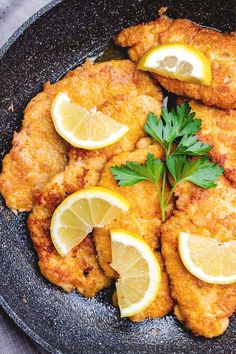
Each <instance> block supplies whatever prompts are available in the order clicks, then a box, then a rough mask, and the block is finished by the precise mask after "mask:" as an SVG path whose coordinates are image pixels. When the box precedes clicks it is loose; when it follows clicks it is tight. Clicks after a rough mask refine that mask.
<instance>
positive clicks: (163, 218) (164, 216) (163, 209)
mask: <svg viewBox="0 0 236 354" xmlns="http://www.w3.org/2000/svg"><path fill="white" fill-rule="evenodd" d="M165 185H166V167H165V170H164V173H163V179H162V188H161V218H162V221H165V218H166V215H165Z"/></svg>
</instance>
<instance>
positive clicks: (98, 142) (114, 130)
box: [51, 92, 129, 150]
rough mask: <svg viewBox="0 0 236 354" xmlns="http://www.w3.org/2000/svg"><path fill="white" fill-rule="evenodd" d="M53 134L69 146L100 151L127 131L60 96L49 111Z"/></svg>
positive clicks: (123, 127)
mask: <svg viewBox="0 0 236 354" xmlns="http://www.w3.org/2000/svg"><path fill="white" fill-rule="evenodd" d="M51 115H52V119H53V123H54V126H55V129H56V131H57V132H58V134H60V135H61V136H62V137H63V138H64V139H65V140H66V141H68V142H69V143H70V144H71V145H73V146H75V147H78V148H83V149H87V150H93V149H100V148H103V147H105V146H108V145H111V144H114V143H115V142H116V141H118V140H120V139H121V138H122V137H123V136H124V135H125V134H126V133H127V132H128V130H129V128H128V127H127V126H126V125H123V124H121V123H119V122H117V121H116V120H114V119H112V118H110V117H109V116H107V115H106V114H103V113H102V112H99V111H96V109H95V108H94V109H92V110H90V111H88V110H87V109H85V108H84V107H82V106H79V105H76V104H74V103H71V100H70V98H69V97H68V95H67V94H66V93H64V92H60V93H58V94H57V95H56V97H55V99H54V101H53V103H52V108H51Z"/></svg>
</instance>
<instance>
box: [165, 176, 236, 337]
mask: <svg viewBox="0 0 236 354" xmlns="http://www.w3.org/2000/svg"><path fill="white" fill-rule="evenodd" d="M176 196H178V200H177V209H178V210H176V211H175V212H174V216H172V217H171V218H170V219H169V220H167V222H166V223H165V224H164V225H163V226H162V254H163V256H164V259H165V264H166V269H167V272H168V274H169V277H170V281H171V290H172V291H171V292H172V296H173V298H174V301H175V303H176V305H175V307H174V312H175V315H176V316H177V318H178V319H179V320H180V321H182V322H183V323H184V324H185V326H186V327H187V328H188V329H190V330H191V331H192V332H193V333H194V334H196V335H199V336H204V337H208V338H212V337H215V336H219V335H220V334H222V333H223V332H224V331H225V330H226V328H227V327H228V324H229V317H230V316H231V315H232V314H233V312H234V310H235V309H236V283H233V284H227V285H219V284H209V283H206V282H204V281H202V280H200V279H198V278H196V277H195V276H194V275H192V274H191V273H190V272H189V271H188V270H187V269H186V268H185V266H184V265H183V263H182V261H181V259H180V255H179V252H178V236H179V233H180V232H190V233H194V234H198V235H199V236H202V237H214V238H216V239H217V240H218V241H219V242H226V241H229V240H233V239H234V240H235V239H236V190H235V189H234V188H233V187H232V185H231V184H230V182H229V181H227V180H226V179H225V178H224V177H221V178H220V180H219V181H218V184H217V187H215V188H212V189H208V190H206V189H201V188H199V187H197V186H194V185H192V184H191V183H189V182H184V183H181V184H180V185H179V186H178V187H177V189H176Z"/></svg>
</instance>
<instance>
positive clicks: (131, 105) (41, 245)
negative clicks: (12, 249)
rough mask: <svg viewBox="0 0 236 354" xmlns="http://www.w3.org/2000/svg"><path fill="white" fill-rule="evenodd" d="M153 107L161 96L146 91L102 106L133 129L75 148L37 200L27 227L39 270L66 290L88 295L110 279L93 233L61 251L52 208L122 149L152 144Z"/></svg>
mask: <svg viewBox="0 0 236 354" xmlns="http://www.w3.org/2000/svg"><path fill="white" fill-rule="evenodd" d="M157 97H161V95H160V94H159V96H157ZM150 107H151V108H152V110H153V111H154V112H156V114H159V113H160V109H161V100H160V99H158V100H156V99H154V98H153V97H150V96H144V95H137V96H135V95H133V96H130V95H122V97H121V96H119V98H118V97H116V98H113V99H111V100H110V101H107V102H106V103H105V104H103V105H101V106H98V109H99V110H101V111H102V112H104V113H112V116H113V118H114V119H117V120H119V121H120V122H122V123H125V124H127V126H128V127H129V128H130V131H129V132H128V133H127V134H126V135H125V136H124V137H123V138H122V139H121V140H119V141H118V142H117V143H115V144H113V145H111V146H107V147H105V148H104V149H101V150H93V151H88V150H83V149H75V148H71V152H70V160H69V164H68V166H67V168H66V170H65V171H64V172H62V173H60V174H59V175H58V176H56V177H54V178H53V179H52V181H50V182H49V183H48V184H47V185H46V186H45V187H44V189H43V191H42V192H41V193H39V194H38V196H37V198H36V204H35V206H34V207H33V211H32V213H31V214H30V216H29V219H28V228H29V230H30V234H31V237H32V240H33V243H34V245H35V248H36V250H37V252H38V257H39V268H40V270H41V272H42V274H43V275H44V276H45V277H46V278H47V279H48V280H50V281H51V282H52V283H54V284H56V285H58V286H61V287H62V288H63V289H64V290H66V291H71V290H77V291H79V292H80V293H82V294H84V295H85V296H88V297H90V296H93V295H95V294H96V292H97V291H99V290H100V289H102V288H104V287H106V286H108V285H109V284H110V280H109V278H108V277H106V276H105V275H104V273H103V271H102V270H101V268H100V266H99V264H98V261H97V258H96V250H95V246H94V244H93V239H92V238H91V236H87V237H86V239H85V240H84V241H83V242H82V243H81V244H80V245H78V246H76V247H74V248H73V249H72V251H71V252H70V253H69V254H68V255H67V256H65V257H61V256H60V255H59V254H58V252H57V251H56V249H55V248H54V246H53V243H52V240H51V237H50V222H51V217H52V215H53V212H54V211H55V209H56V207H57V206H58V205H59V204H60V203H61V202H62V201H63V200H64V199H65V198H66V196H68V195H70V194H71V193H73V192H75V191H77V190H79V189H81V188H84V187H89V186H94V185H97V183H98V180H99V178H100V175H101V171H102V169H103V167H104V165H105V163H106V162H107V160H108V159H109V158H111V157H112V156H114V155H116V154H119V153H120V152H122V151H132V150H134V149H135V147H136V145H137V146H140V144H141V145H143V144H149V143H150V139H149V138H145V137H144V136H145V134H144V131H143V125H144V123H145V121H146V117H147V113H148V112H149V109H150ZM140 138H141V140H140ZM158 151H160V148H158Z"/></svg>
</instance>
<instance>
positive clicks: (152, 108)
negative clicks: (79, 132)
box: [64, 93, 162, 193]
mask: <svg viewBox="0 0 236 354" xmlns="http://www.w3.org/2000/svg"><path fill="white" fill-rule="evenodd" d="M161 98H162V95H161V94H160V93H159V97H157V98H153V97H151V96H145V95H139V96H130V95H122V96H116V97H114V98H113V99H110V100H109V101H107V102H105V103H104V104H102V105H101V106H100V107H99V110H100V111H102V112H103V113H105V114H108V115H109V116H111V117H113V118H114V119H116V120H117V121H119V122H121V123H122V124H125V125H127V126H128V127H129V128H130V130H129V131H128V133H127V134H126V135H125V136H124V137H123V138H122V139H121V140H119V141H118V142H116V143H115V144H113V145H110V146H107V147H105V148H103V149H98V150H92V151H89V150H83V149H76V148H73V147H72V148H71V149H70V153H69V163H68V166H67V167H66V169H65V174H64V176H65V178H64V185H65V190H66V192H67V193H73V192H75V191H76V190H78V189H81V188H85V187H87V186H91V185H96V184H97V183H98V181H99V178H100V172H101V171H102V169H103V167H104V165H105V163H106V162H107V161H108V160H109V159H110V158H111V157H112V156H114V155H117V154H119V153H121V152H122V151H132V150H134V149H135V146H136V143H137V142H138V141H139V140H140V139H142V141H141V142H140V143H139V144H142V145H144V144H146V143H147V144H149V143H150V141H151V139H150V138H148V137H146V134H145V132H144V129H143V126H144V124H145V122H146V119H147V114H148V113H149V112H154V113H155V114H156V115H157V116H160V112H161Z"/></svg>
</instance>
